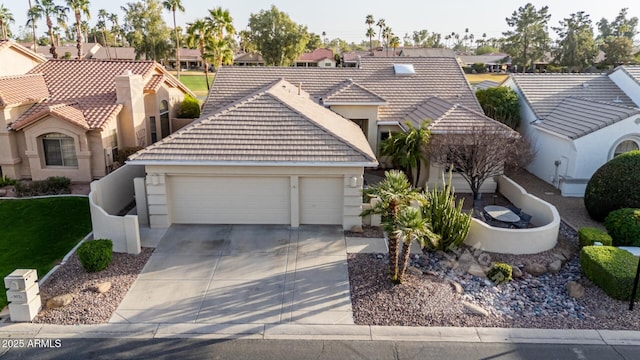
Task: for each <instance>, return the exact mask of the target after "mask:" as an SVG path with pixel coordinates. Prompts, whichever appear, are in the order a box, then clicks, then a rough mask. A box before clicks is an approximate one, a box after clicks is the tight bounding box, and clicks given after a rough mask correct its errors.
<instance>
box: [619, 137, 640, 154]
mask: <svg viewBox="0 0 640 360" xmlns="http://www.w3.org/2000/svg"><path fill="white" fill-rule="evenodd" d="M638 149H640V146H638V143H637V142H636V141H634V140H624V141H623V142H621V143H619V144H618V146H616V149H615V150H614V151H613V157H616V156H618V155H620V154H624V153H626V152H629V151H633V150H638Z"/></svg>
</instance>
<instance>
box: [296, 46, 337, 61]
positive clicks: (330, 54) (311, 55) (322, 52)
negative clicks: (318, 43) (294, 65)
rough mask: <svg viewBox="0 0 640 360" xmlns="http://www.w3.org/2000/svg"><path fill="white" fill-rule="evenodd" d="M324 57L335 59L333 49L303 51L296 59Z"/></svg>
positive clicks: (304, 59)
mask: <svg viewBox="0 0 640 360" xmlns="http://www.w3.org/2000/svg"><path fill="white" fill-rule="evenodd" d="M324 59H331V60H333V50H331V49H315V50H313V51H312V52H307V53H303V54H302V55H300V56H299V57H298V59H296V61H316V62H317V61H320V60H324Z"/></svg>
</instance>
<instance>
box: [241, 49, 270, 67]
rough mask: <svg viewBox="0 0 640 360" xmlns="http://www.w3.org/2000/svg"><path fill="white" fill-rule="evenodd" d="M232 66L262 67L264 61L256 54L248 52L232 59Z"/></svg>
mask: <svg viewBox="0 0 640 360" xmlns="http://www.w3.org/2000/svg"><path fill="white" fill-rule="evenodd" d="M233 65H235V66H264V59H262V55H260V54H258V53H256V52H248V53H244V54H238V55H236V57H235V58H234V59H233Z"/></svg>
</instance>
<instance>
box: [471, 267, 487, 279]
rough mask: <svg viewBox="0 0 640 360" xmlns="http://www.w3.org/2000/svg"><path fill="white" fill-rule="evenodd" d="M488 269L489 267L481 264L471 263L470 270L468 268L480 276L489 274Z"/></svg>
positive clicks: (473, 273)
mask: <svg viewBox="0 0 640 360" xmlns="http://www.w3.org/2000/svg"><path fill="white" fill-rule="evenodd" d="M487 271H488V269H486V268H484V267H483V266H481V265H478V264H471V265H470V266H469V270H467V272H468V273H469V274H471V275H473V276H477V277H479V278H484V277H486V276H487Z"/></svg>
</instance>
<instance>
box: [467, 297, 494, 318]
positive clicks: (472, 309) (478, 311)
mask: <svg viewBox="0 0 640 360" xmlns="http://www.w3.org/2000/svg"><path fill="white" fill-rule="evenodd" d="M462 306H464V308H465V310H467V311H468V312H469V313H471V314H474V315H478V316H483V317H487V316H489V312H488V311H487V310H485V309H483V308H481V307H480V306H478V305H476V304H472V303H468V302H466V301H463V302H462Z"/></svg>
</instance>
